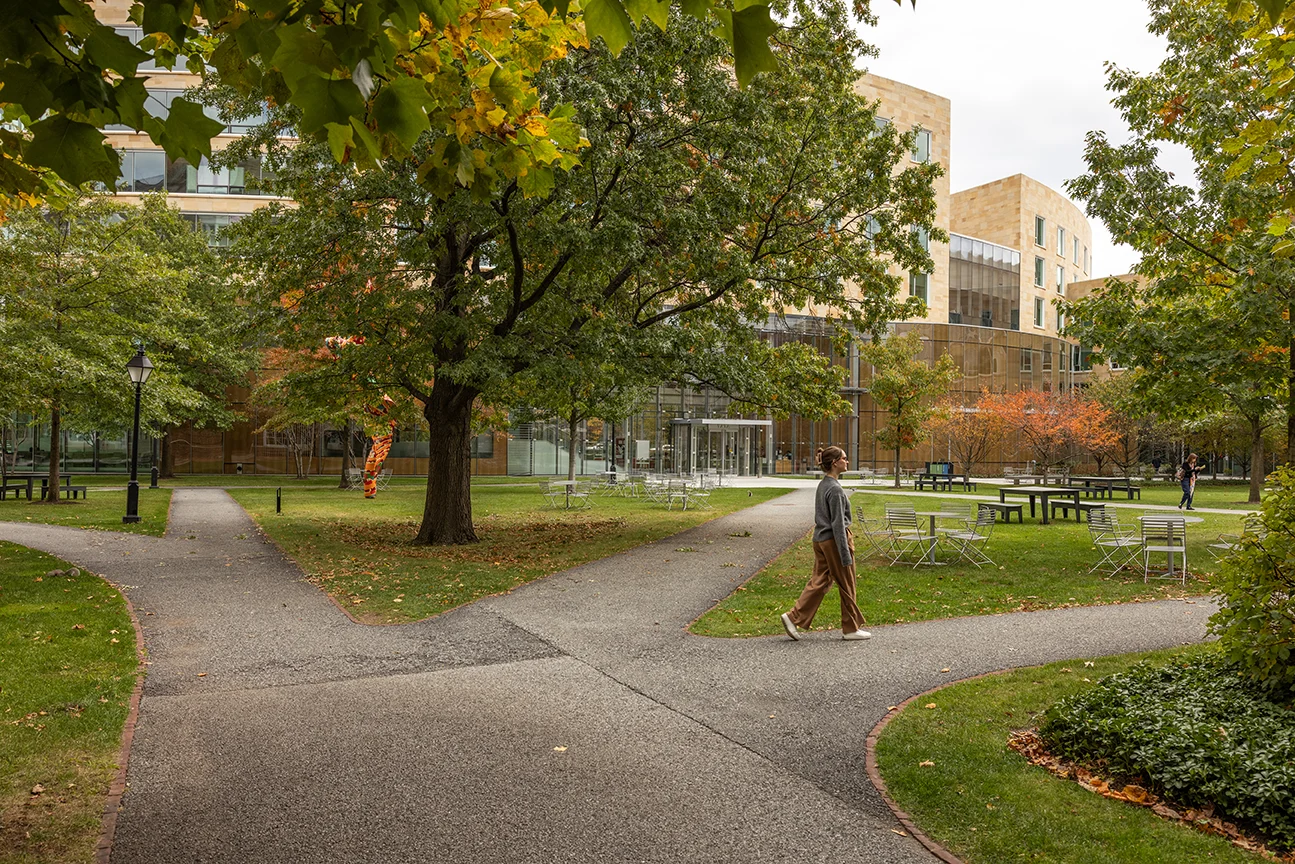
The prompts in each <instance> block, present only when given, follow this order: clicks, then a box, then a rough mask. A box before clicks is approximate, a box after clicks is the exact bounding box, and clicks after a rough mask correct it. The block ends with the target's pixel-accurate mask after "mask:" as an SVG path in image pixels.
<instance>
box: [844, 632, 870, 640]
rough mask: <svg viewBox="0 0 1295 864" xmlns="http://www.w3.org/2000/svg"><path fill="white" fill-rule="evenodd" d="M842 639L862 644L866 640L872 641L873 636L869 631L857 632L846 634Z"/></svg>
mask: <svg viewBox="0 0 1295 864" xmlns="http://www.w3.org/2000/svg"><path fill="white" fill-rule="evenodd" d="M841 638H842V639H844V640H845V641H846V642H862V641H863V640H864V639H871V638H872V634H871V633H869V632H868V631H867V630H855V631H854V632H853V633H846V634H845V635H843V636H842V637H841Z"/></svg>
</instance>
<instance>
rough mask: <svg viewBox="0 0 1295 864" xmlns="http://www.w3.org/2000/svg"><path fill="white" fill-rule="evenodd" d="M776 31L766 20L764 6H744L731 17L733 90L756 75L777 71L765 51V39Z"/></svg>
mask: <svg viewBox="0 0 1295 864" xmlns="http://www.w3.org/2000/svg"><path fill="white" fill-rule="evenodd" d="M717 11H718V10H717ZM777 31H778V25H777V24H775V23H774V22H773V19H772V18H770V17H769V7H768V6H767V5H763V4H762V5H758V6H748V7H746V8H745V9H741V10H739V11H736V12H734V13H733V61H734V66H735V67H736V69H737V86H739V87H745V86H746V85H747V84H749V83H750V82H751V79H752V78H754V77H755V76H756V74H757V73H759V72H773V71H775V70H777V68H778V60H777V59H776V58H775V57H774V56H773V52H772V51H770V50H769V37H770V36H772V35H773V34H774V33H776V32H777Z"/></svg>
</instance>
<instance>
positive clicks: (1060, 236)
mask: <svg viewBox="0 0 1295 864" xmlns="http://www.w3.org/2000/svg"><path fill="white" fill-rule="evenodd" d="M1057 254H1058V255H1065V254H1066V229H1065V228H1062V227H1060V226H1058V227H1057Z"/></svg>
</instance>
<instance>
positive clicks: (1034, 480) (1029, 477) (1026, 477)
mask: <svg viewBox="0 0 1295 864" xmlns="http://www.w3.org/2000/svg"><path fill="white" fill-rule="evenodd" d="M1003 479H1004V480H1011V481H1012V485H1013V486H1019V485H1021V481H1025V482H1026V483H1030V484H1038V483H1056V484H1057V485H1058V486H1064V485H1066V477H1065V475H1064V474H1048V475H1043V474H1004V475H1003Z"/></svg>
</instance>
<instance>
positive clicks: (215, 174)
mask: <svg viewBox="0 0 1295 864" xmlns="http://www.w3.org/2000/svg"><path fill="white" fill-rule="evenodd" d="M261 176H262V174H261V160H260V159H259V158H257V157H252V158H251V159H244V160H243V161H242V162H240V163H238V165H235V166H234V167H232V168H219V169H217V168H213V167H212V166H211V165H210V164H209V163H208V162H207V160H206V158H205V157H204V158H203V159H202V161H201V162H199V163H198V166H197V167H196V168H195V167H194V166H192V165H190V164H189V163H188V162H186V161H184V160H183V159H167V158H166V154H165V153H163V152H162V151H161V150H125V151H122V154H121V177H119V178H118V179H117V189H118V191H121V192H159V191H161V190H163V189H165V190H166V191H167V192H190V193H200V194H203V195H248V194H256V193H257V191H258V190H257V188H256V186H257V183H256V182H255V181H257V180H259V179H260V178H261ZM249 179H250V180H252V181H253V182H252V183H251V185H250V186H249V184H248V180H249Z"/></svg>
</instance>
